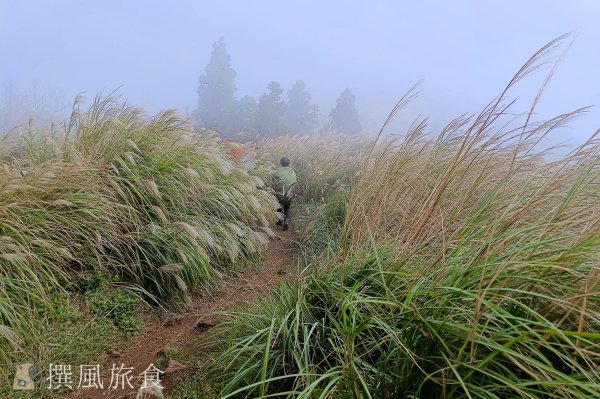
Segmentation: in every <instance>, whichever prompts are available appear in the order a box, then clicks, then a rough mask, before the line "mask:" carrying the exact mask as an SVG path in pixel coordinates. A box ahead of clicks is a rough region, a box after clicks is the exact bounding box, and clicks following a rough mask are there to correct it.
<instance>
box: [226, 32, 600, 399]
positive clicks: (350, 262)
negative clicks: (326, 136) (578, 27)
mask: <svg viewBox="0 0 600 399" xmlns="http://www.w3.org/2000/svg"><path fill="white" fill-rule="evenodd" d="M558 43H559V42H553V43H551V44H550V45H548V46H547V47H545V48H543V49H542V50H541V51H540V52H538V53H537V54H536V55H535V56H534V57H533V58H532V59H531V60H530V61H529V62H528V63H527V64H526V65H525V66H524V67H523V68H522V69H521V70H520V71H519V73H518V74H517V75H516V76H515V77H514V78H513V79H512V80H511V82H510V83H509V85H508V87H507V89H506V90H505V91H504V92H503V93H502V94H501V95H500V96H499V97H497V98H496V99H494V100H493V101H492V102H491V103H490V105H489V106H488V107H486V108H485V109H484V110H483V111H482V112H481V113H480V114H478V115H475V116H473V117H471V118H459V119H457V120H455V121H453V122H452V123H451V124H449V125H448V126H447V127H446V128H445V129H444V130H443V131H442V133H441V134H440V135H439V136H438V137H437V138H436V139H432V138H431V137H430V136H428V135H427V134H426V133H425V130H426V129H425V128H426V125H425V123H424V121H423V122H421V121H417V122H416V123H414V124H413V125H412V126H411V128H410V129H409V131H408V132H407V133H406V134H405V135H404V136H403V138H402V139H399V138H395V139H390V140H384V141H382V142H380V143H379V144H378V146H377V147H372V148H373V151H368V152H367V153H366V156H365V157H364V158H363V159H362V161H361V168H360V173H359V174H358V176H356V177H355V178H354V179H353V180H352V184H351V187H350V192H349V194H348V200H347V205H346V206H345V212H344V220H343V226H342V228H341V230H340V231H339V234H341V239H340V241H339V242H340V245H339V249H338V250H337V251H336V252H335V253H333V254H332V255H331V256H330V257H329V259H328V260H327V262H326V264H325V265H323V264H321V265H319V267H318V268H314V267H312V268H311V267H308V268H307V269H306V271H305V273H304V275H303V277H302V278H301V279H300V281H299V283H298V284H292V285H286V286H283V287H282V288H281V290H280V291H279V292H278V293H277V295H273V296H271V297H270V298H268V299H266V300H264V301H262V302H260V303H259V304H258V305H257V306H256V307H255V308H253V309H252V310H250V311H246V312H243V313H238V314H236V315H234V317H233V318H232V320H231V322H230V324H229V325H228V327H229V330H228V331H229V334H230V340H229V341H228V346H227V348H226V350H225V351H224V354H223V356H222V357H221V359H220V361H219V362H218V363H217V366H216V367H217V370H218V371H219V372H220V373H223V372H224V373H226V374H225V375H226V378H225V379H224V380H225V382H224V383H223V384H222V397H252V398H258V397H260V398H262V397H294V398H316V397H320V398H325V397H337V398H350V397H355V398H358V397H361V398H390V397H407V398H439V399H442V398H486V399H498V398H516V397H518V398H591V397H597V396H598V392H600V369H599V367H598V365H599V364H600V292H599V290H598V288H599V284H600V269H599V265H600V208H599V204H600V169H599V168H598V165H599V164H600V143H599V142H598V141H597V140H596V138H595V136H594V137H592V138H591V139H590V140H589V141H588V142H587V143H586V144H585V145H583V146H581V147H579V148H577V149H575V150H573V151H572V152H571V153H569V154H567V155H566V156H564V157H563V158H561V159H556V158H555V159H556V160H549V157H546V152H544V151H541V150H539V144H540V143H541V142H543V140H544V137H545V136H546V135H547V134H548V133H549V132H551V131H553V130H554V129H556V128H557V127H558V126H560V125H561V124H564V123H566V122H568V121H569V120H570V119H571V118H573V117H575V116H576V115H578V114H579V113H580V112H581V111H576V112H572V113H568V114H565V115H561V116H559V117H557V118H554V119H552V120H549V121H545V122H540V123H532V122H531V121H530V119H531V113H529V114H526V115H525V116H524V117H523V118H524V119H525V120H524V123H523V124H522V125H520V126H519V125H516V124H515V123H516V122H515V120H514V119H511V120H510V121H508V122H507V121H503V119H502V118H505V117H506V115H509V114H510V112H509V106H510V105H511V103H510V102H506V101H505V95H506V93H507V92H508V90H509V89H510V88H511V87H512V86H513V85H514V84H515V83H516V82H518V81H519V80H521V79H522V78H523V77H524V76H526V75H527V74H528V73H529V72H530V71H532V70H535V69H537V68H538V67H539V66H540V65H541V64H543V63H544V62H546V61H547V58H546V57H547V55H548V54H549V52H550V51H551V50H552V49H553V48H554V47H555V46H556V45H557V44H558ZM410 97H411V96H410V94H409V95H408V96H407V97H406V98H404V99H403V100H402V101H401V102H400V103H399V107H398V108H397V109H395V110H394V113H395V112H397V110H398V109H399V108H400V106H401V105H403V104H404V103H405V102H406V100H407V99H409V98H410ZM534 108H535V106H534ZM505 122H507V123H505ZM502 126H504V128H502ZM315 228H318V226H315ZM222 380H223V379H222Z"/></svg>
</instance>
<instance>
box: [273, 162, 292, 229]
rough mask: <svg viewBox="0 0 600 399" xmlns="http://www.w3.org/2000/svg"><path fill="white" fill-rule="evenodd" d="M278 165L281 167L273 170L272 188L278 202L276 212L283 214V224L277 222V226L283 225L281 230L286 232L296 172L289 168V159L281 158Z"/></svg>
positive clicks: (279, 221)
mask: <svg viewBox="0 0 600 399" xmlns="http://www.w3.org/2000/svg"><path fill="white" fill-rule="evenodd" d="M279 163H280V164H281V166H280V167H278V168H277V169H275V172H274V173H273V187H274V189H275V196H276V197H277V200H278V201H279V209H277V212H283V222H282V221H281V220H278V221H277V225H278V226H281V225H282V224H283V230H287V229H288V228H289V227H288V224H289V222H290V207H291V205H292V199H293V197H294V195H295V194H296V172H295V171H294V169H293V168H292V167H291V166H290V160H289V158H287V157H283V158H281V160H280V161H279Z"/></svg>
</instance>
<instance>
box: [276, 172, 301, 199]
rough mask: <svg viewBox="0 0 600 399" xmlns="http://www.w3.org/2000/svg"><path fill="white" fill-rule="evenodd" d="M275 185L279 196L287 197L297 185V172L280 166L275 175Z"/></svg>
mask: <svg viewBox="0 0 600 399" xmlns="http://www.w3.org/2000/svg"><path fill="white" fill-rule="evenodd" d="M273 180H274V182H273V184H274V186H275V191H276V193H277V194H278V195H281V196H287V195H288V193H289V192H290V188H291V187H292V186H293V185H294V184H296V172H295V171H294V169H292V168H291V167H290V166H280V167H278V168H277V169H275V173H273Z"/></svg>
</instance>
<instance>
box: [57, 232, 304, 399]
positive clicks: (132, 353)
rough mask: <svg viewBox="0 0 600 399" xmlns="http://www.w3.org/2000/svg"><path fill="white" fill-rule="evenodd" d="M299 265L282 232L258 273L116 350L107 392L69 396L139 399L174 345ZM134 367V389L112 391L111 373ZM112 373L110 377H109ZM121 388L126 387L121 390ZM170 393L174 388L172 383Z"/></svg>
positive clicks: (236, 279)
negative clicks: (149, 372) (144, 380)
mask: <svg viewBox="0 0 600 399" xmlns="http://www.w3.org/2000/svg"><path fill="white" fill-rule="evenodd" d="M296 267H297V262H296V260H295V256H294V249H293V245H292V239H291V235H290V232H289V231H286V232H284V231H277V237H276V238H275V239H273V240H272V241H271V242H270V243H269V247H268V249H267V252H266V254H265V258H264V260H263V262H262V264H261V265H260V267H259V268H258V269H253V270H247V271H244V272H241V273H239V274H237V275H235V276H232V277H229V278H226V280H225V281H224V282H223V284H222V286H221V288H220V290H219V291H218V292H217V293H215V294H213V295H212V296H205V297H202V298H198V299H196V300H195V301H194V303H193V305H192V306H191V308H190V309H189V311H187V312H186V313H185V314H182V315H179V316H176V315H173V316H170V317H169V318H167V319H165V318H162V319H160V318H159V317H158V316H156V317H154V318H153V319H152V321H151V323H150V324H149V325H147V326H146V327H145V328H144V330H143V331H142V333H141V334H140V335H139V336H138V337H136V339H135V341H134V342H133V343H131V344H130V345H129V346H128V347H127V348H116V350H117V352H118V353H113V357H108V358H107V359H104V360H103V361H101V364H102V370H103V373H102V376H103V378H102V380H103V382H104V389H79V390H75V391H71V392H69V393H67V394H66V395H65V396H64V397H65V398H70V399H97V398H104V399H106V398H110V399H125V398H127V399H130V398H135V394H136V392H137V389H138V387H139V386H140V385H141V378H139V377H138V376H139V375H140V374H141V373H143V372H144V370H146V369H147V368H148V366H150V365H151V364H155V363H156V362H157V361H158V360H159V359H160V357H161V355H162V354H163V350H164V349H165V348H166V347H167V346H169V345H170V344H177V345H183V346H185V345H186V343H187V344H188V345H189V344H190V343H191V342H192V341H193V340H194V339H195V338H198V337H199V336H200V334H203V333H205V332H206V331H207V330H208V329H210V327H211V326H213V323H214V318H215V315H216V314H217V313H218V312H223V311H227V310H231V309H232V308H235V307H237V306H242V305H243V304H245V303H251V302H253V301H254V300H255V299H256V298H258V297H260V296H263V295H265V294H267V293H268V292H269V291H271V290H272V289H273V288H274V287H275V286H276V285H277V283H278V281H280V280H282V279H283V278H284V277H285V276H286V275H289V274H295V273H296V272H297V270H296ZM113 364H115V365H116V366H117V367H119V366H120V365H121V364H124V365H125V367H133V371H132V373H131V376H133V378H132V384H133V386H134V388H131V389H129V388H128V389H116V390H115V389H110V388H109V387H108V385H109V383H110V369H111V368H112V365H113ZM107 373H108V375H106V374H107ZM119 388H120V387H119ZM166 388H167V389H166V391H167V392H168V391H169V390H170V389H169V388H172V387H170V386H169V384H168V383H167V384H166Z"/></svg>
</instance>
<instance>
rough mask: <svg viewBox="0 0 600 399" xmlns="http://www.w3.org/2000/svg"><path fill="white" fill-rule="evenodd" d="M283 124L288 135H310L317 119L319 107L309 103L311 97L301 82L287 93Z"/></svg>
mask: <svg viewBox="0 0 600 399" xmlns="http://www.w3.org/2000/svg"><path fill="white" fill-rule="evenodd" d="M287 94H288V104H287V109H286V112H285V117H284V122H285V126H286V128H287V129H288V131H289V132H290V133H311V132H312V131H313V130H314V127H315V125H316V124H317V120H318V119H319V107H317V106H316V105H314V104H311V103H310V100H311V99H312V96H311V95H310V93H309V92H308V91H307V90H306V85H305V84H304V82H303V81H302V80H298V81H297V82H296V83H295V84H294V86H293V87H292V89H291V90H289V91H288V93H287Z"/></svg>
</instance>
